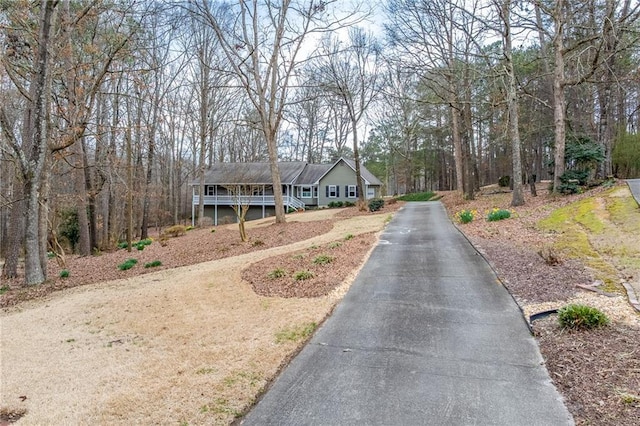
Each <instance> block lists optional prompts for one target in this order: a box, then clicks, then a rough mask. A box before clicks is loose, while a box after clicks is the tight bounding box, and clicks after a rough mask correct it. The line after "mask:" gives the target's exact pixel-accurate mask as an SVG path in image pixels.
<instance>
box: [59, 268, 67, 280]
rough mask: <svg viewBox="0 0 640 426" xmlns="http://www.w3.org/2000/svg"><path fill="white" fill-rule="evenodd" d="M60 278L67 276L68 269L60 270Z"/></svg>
mask: <svg viewBox="0 0 640 426" xmlns="http://www.w3.org/2000/svg"><path fill="white" fill-rule="evenodd" d="M60 278H69V270H68V269H63V270H62V271H60Z"/></svg>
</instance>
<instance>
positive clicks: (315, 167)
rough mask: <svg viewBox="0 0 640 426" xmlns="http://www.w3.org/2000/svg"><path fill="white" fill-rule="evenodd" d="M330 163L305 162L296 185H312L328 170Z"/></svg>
mask: <svg viewBox="0 0 640 426" xmlns="http://www.w3.org/2000/svg"><path fill="white" fill-rule="evenodd" d="M331 166H332V164H307V165H306V167H305V168H304V171H303V172H302V174H301V175H300V176H298V179H296V185H313V184H314V183H316V182H317V181H318V179H320V178H321V177H322V176H324V174H325V173H327V172H328V171H329V169H330V168H331Z"/></svg>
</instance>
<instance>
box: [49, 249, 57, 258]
mask: <svg viewBox="0 0 640 426" xmlns="http://www.w3.org/2000/svg"><path fill="white" fill-rule="evenodd" d="M54 257H56V254H55V253H54V252H52V251H48V252H47V259H53V258H54Z"/></svg>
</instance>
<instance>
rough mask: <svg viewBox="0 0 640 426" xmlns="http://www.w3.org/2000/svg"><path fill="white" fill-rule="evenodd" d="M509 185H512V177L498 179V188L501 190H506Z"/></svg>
mask: <svg viewBox="0 0 640 426" xmlns="http://www.w3.org/2000/svg"><path fill="white" fill-rule="evenodd" d="M509 185H511V176H509V175H506V176H501V177H500V178H498V186H499V187H501V188H506V187H508V186H509Z"/></svg>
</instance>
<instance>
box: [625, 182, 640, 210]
mask: <svg viewBox="0 0 640 426" xmlns="http://www.w3.org/2000/svg"><path fill="white" fill-rule="evenodd" d="M627 185H628V186H629V190H630V191H631V194H632V195H633V198H635V200H636V203H638V205H640V179H627Z"/></svg>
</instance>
